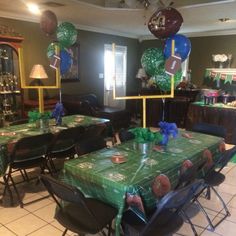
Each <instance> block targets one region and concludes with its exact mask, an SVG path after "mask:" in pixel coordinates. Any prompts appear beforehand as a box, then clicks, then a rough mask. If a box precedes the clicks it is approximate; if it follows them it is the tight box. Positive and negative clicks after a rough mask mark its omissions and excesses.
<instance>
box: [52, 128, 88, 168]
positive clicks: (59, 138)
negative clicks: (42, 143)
mask: <svg viewBox="0 0 236 236" xmlns="http://www.w3.org/2000/svg"><path fill="white" fill-rule="evenodd" d="M84 132H85V129H84V127H81V126H78V127H73V128H68V129H63V130H61V131H59V132H58V133H56V135H55V137H54V139H53V141H52V144H51V146H50V148H49V151H48V154H47V157H48V160H49V163H50V165H51V167H52V169H53V171H54V172H58V170H59V169H57V168H56V166H55V164H54V160H56V159H66V158H69V159H72V158H74V156H75V154H76V149H75V147H76V144H77V143H78V142H79V141H80V140H81V138H82V136H83V134H84Z"/></svg>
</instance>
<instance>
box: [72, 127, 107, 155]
mask: <svg viewBox="0 0 236 236" xmlns="http://www.w3.org/2000/svg"><path fill="white" fill-rule="evenodd" d="M106 128H107V127H106V125H105V124H96V125H92V126H89V127H87V128H86V129H85V132H84V134H83V135H82V138H81V139H80V140H79V141H78V142H77V145H76V153H77V155H78V156H81V155H84V154H86V153H90V152H94V151H97V150H99V149H102V148H105V147H106V141H105V136H106Z"/></svg>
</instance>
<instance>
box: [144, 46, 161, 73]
mask: <svg viewBox="0 0 236 236" xmlns="http://www.w3.org/2000/svg"><path fill="white" fill-rule="evenodd" d="M163 63H164V55H163V52H162V49H160V48H148V49H146V50H145V51H144V53H143V55H142V58H141V64H142V67H143V68H144V70H145V72H146V73H147V75H149V76H154V75H156V74H157V73H158V71H159V67H160V65H161V64H163Z"/></svg>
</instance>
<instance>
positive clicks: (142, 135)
mask: <svg viewBox="0 0 236 236" xmlns="http://www.w3.org/2000/svg"><path fill="white" fill-rule="evenodd" d="M129 131H130V132H131V133H133V134H134V137H135V138H134V148H135V149H138V150H139V151H140V152H141V153H142V154H144V155H146V154H148V152H150V151H151V150H152V148H153V146H154V144H155V143H156V142H160V141H161V140H162V135H161V134H160V133H159V132H152V131H151V130H150V129H148V128H134V129H130V130H129Z"/></svg>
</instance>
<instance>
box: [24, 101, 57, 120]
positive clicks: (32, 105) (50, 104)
mask: <svg viewBox="0 0 236 236" xmlns="http://www.w3.org/2000/svg"><path fill="white" fill-rule="evenodd" d="M57 102H58V99H54V98H51V99H45V100H44V110H45V111H52V110H53V109H54V108H55V105H56V103H57ZM38 108H39V102H38V100H24V108H23V111H24V116H25V117H27V114H28V112H29V111H33V110H36V109H38Z"/></svg>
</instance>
